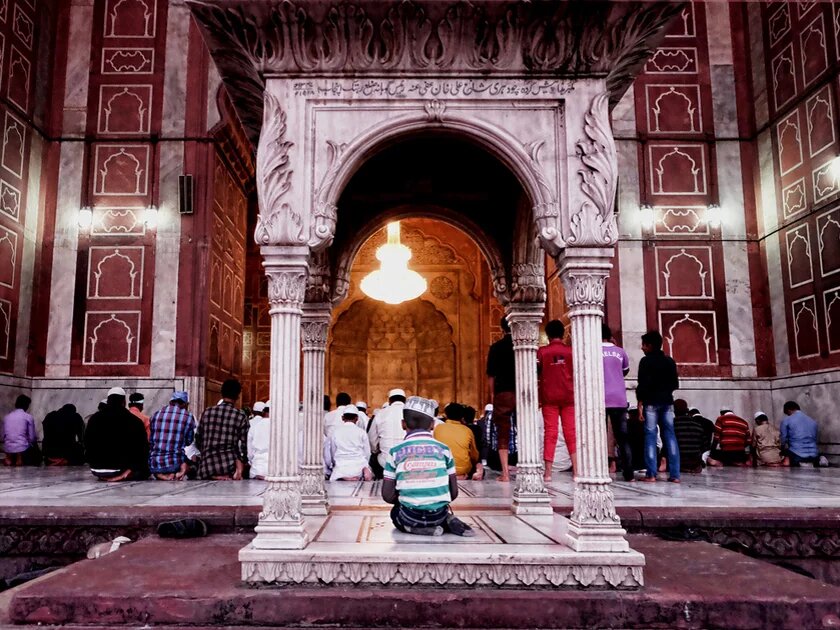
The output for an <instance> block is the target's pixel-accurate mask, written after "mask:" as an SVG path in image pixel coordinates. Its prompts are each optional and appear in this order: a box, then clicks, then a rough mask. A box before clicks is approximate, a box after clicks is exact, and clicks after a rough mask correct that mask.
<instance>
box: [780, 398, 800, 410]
mask: <svg viewBox="0 0 840 630" xmlns="http://www.w3.org/2000/svg"><path fill="white" fill-rule="evenodd" d="M782 411H784V412H785V413H787V412H788V411H799V405H798V404H797V403H796V401H795V400H789V401H787V402H786V403H785V406H784V407H782Z"/></svg>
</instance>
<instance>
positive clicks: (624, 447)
mask: <svg viewBox="0 0 840 630" xmlns="http://www.w3.org/2000/svg"><path fill="white" fill-rule="evenodd" d="M601 341H602V343H601V346H602V352H603V354H604V407H606V410H607V419H608V420H609V421H610V422H611V423H612V428H613V435H614V436H615V441H616V443H617V444H618V452H619V462H620V463H621V472H622V473H623V474H624V481H635V477H634V476H633V451H632V449H631V448H630V436H629V434H628V429H627V389H626V387H625V386H624V377H625V376H626V375H627V372H629V371H630V359H628V358H627V353H626V352H625V351H624V348H619V347H618V346H617V345H615V344H614V343H613V341H612V331H611V330H610V327H609V326H607V325H606V324H603V325H602V326H601Z"/></svg>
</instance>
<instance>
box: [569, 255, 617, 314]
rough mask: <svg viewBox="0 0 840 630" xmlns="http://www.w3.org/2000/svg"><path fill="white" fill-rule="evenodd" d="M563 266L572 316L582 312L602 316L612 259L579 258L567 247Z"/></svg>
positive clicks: (602, 257)
mask: <svg viewBox="0 0 840 630" xmlns="http://www.w3.org/2000/svg"><path fill="white" fill-rule="evenodd" d="M559 266H560V280H561V281H562V283H563V289H564V290H565V292H566V293H565V298H566V304H567V305H568V307H569V314H570V316H572V315H575V314H578V313H580V314H585V313H591V314H593V315H599V316H602V315H603V310H604V297H605V293H606V282H607V278H608V277H609V274H610V270H611V269H612V262H610V260H609V258H607V257H605V256H597V257H595V256H593V257H575V256H573V255H571V251H570V250H567V251H566V255H564V256H562V257H561V259H560V261H559Z"/></svg>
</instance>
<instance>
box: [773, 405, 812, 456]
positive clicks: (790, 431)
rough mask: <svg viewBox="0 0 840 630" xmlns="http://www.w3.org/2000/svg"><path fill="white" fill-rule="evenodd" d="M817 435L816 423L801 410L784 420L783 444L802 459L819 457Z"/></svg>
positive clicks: (782, 428) (782, 426) (782, 430)
mask: <svg viewBox="0 0 840 630" xmlns="http://www.w3.org/2000/svg"><path fill="white" fill-rule="evenodd" d="M817 435H818V427H817V423H816V421H815V420H814V419H813V418H811V417H809V416H808V415H806V414H805V413H804V412H803V411H802V410H800V409H796V410H795V411H794V412H793V413H791V414H790V415H789V416H788V417H786V418H785V419H784V420H782V425H781V440H782V443H783V444H784V445H786V446H787V449H788V450H789V451H791V452H792V453H794V454H795V455H797V456H799V457H800V458H812V457H817V456H818V455H819V449H818V446H817Z"/></svg>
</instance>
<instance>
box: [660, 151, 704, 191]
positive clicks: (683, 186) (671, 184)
mask: <svg viewBox="0 0 840 630" xmlns="http://www.w3.org/2000/svg"><path fill="white" fill-rule="evenodd" d="M648 151H649V170H650V184H651V191H652V192H653V194H655V195H705V194H706V163H707V160H706V146H705V145H703V144H658V143H656V144H655V143H651V144H650V145H649V147H648Z"/></svg>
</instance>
